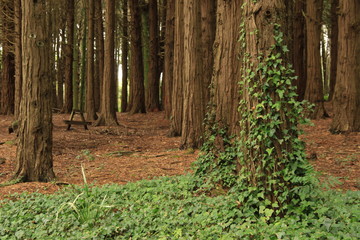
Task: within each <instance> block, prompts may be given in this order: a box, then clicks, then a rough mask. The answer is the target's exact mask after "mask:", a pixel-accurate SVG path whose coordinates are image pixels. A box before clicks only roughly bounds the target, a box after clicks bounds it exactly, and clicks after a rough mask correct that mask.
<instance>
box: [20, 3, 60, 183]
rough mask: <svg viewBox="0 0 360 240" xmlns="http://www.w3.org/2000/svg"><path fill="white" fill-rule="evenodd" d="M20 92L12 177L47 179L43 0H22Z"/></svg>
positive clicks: (47, 42) (48, 146)
mask: <svg viewBox="0 0 360 240" xmlns="http://www.w3.org/2000/svg"><path fill="white" fill-rule="evenodd" d="M22 16H23V18H22V29H23V35H22V43H23V46H22V53H23V65H22V67H23V88H22V89H23V92H22V99H21V106H20V117H19V120H20V124H19V139H18V146H17V153H16V170H15V176H14V178H16V179H20V180H22V181H41V182H48V181H52V180H54V178H55V174H54V171H53V159H52V111H51V79H50V72H51V69H50V66H49V62H50V55H49V49H50V48H51V46H50V45H51V41H50V32H48V31H47V22H46V1H27V0H22Z"/></svg>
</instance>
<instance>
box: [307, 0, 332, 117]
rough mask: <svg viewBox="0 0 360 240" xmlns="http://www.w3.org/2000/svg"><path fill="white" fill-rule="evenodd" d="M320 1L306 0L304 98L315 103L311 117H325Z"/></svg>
mask: <svg viewBox="0 0 360 240" xmlns="http://www.w3.org/2000/svg"><path fill="white" fill-rule="evenodd" d="M321 13H322V1H320V0H307V1H306V29H307V82H306V91H305V97H304V98H305V99H306V100H308V101H309V102H310V103H312V104H315V107H314V111H313V112H312V113H311V114H310V116H309V117H310V118H311V119H319V118H324V117H327V113H326V111H325V108H324V93H323V92H324V90H323V83H322V77H321V57H320V36H321V16H322V14H321Z"/></svg>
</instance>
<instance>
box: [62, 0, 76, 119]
mask: <svg viewBox="0 0 360 240" xmlns="http://www.w3.org/2000/svg"><path fill="white" fill-rule="evenodd" d="M66 11H67V15H66V37H67V43H66V44H65V49H64V55H65V56H64V57H65V69H64V71H65V72H64V75H65V76H64V82H65V102H64V108H63V112H64V113H70V112H71V111H72V109H73V82H72V81H73V60H74V25H75V15H74V14H75V2H74V0H68V1H66Z"/></svg>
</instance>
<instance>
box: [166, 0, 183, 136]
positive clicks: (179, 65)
mask: <svg viewBox="0 0 360 240" xmlns="http://www.w3.org/2000/svg"><path fill="white" fill-rule="evenodd" d="M174 66H175V67H174V72H173V90H172V94H171V97H172V100H171V117H170V119H171V124H170V133H169V135H170V136H180V135H181V129H182V119H183V115H182V114H183V100H184V95H183V89H184V87H183V85H184V74H183V68H184V0H176V1H175V33H174Z"/></svg>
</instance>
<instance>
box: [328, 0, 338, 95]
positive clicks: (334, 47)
mask: <svg viewBox="0 0 360 240" xmlns="http://www.w3.org/2000/svg"><path fill="white" fill-rule="evenodd" d="M338 7H339V0H331V13H330V14H331V29H330V92H329V101H331V100H332V99H333V96H334V90H335V83H336V72H337V71H336V67H337V64H338V35H339V25H338V10H337V9H338Z"/></svg>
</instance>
